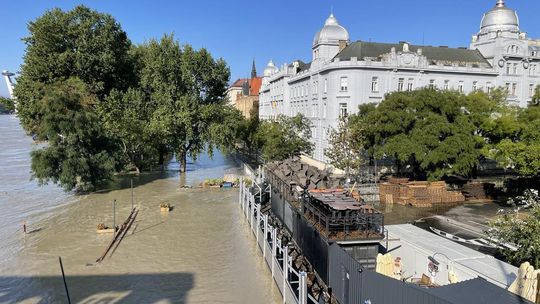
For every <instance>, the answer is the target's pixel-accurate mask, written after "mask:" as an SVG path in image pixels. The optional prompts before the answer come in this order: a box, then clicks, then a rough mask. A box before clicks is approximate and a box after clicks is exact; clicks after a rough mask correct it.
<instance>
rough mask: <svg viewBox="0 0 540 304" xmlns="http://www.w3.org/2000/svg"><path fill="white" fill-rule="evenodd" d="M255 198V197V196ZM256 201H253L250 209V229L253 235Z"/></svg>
mask: <svg viewBox="0 0 540 304" xmlns="http://www.w3.org/2000/svg"><path fill="white" fill-rule="evenodd" d="M253 198H255V196H253ZM255 205H256V204H255V199H253V201H251V208H249V228H251V233H253V217H254V216H255Z"/></svg>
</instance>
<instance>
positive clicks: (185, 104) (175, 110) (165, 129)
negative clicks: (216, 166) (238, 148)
mask: <svg viewBox="0 0 540 304" xmlns="http://www.w3.org/2000/svg"><path fill="white" fill-rule="evenodd" d="M136 53H137V55H136V56H137V58H140V63H139V64H138V66H139V67H140V86H141V89H142V90H143V92H145V93H146V94H147V98H148V100H149V102H150V104H151V107H153V108H154V110H153V111H152V114H151V115H150V118H149V124H148V127H149V135H150V136H151V137H152V138H157V139H159V143H158V147H160V149H161V150H166V151H171V152H174V153H175V154H176V157H177V159H178V161H179V162H180V171H181V172H185V169H186V164H187V157H188V156H189V157H192V158H197V156H198V155H199V154H200V153H202V152H203V151H205V150H208V151H209V152H210V153H211V152H212V151H213V148H214V147H219V148H224V147H225V146H229V144H230V142H231V140H228V138H229V137H230V136H231V134H234V133H235V132H236V131H231V128H230V127H231V125H230V124H229V126H227V127H225V125H224V123H229V122H231V120H229V119H227V118H228V117H229V115H232V112H230V111H229V110H228V109H227V107H226V105H225V102H224V101H225V98H224V97H225V91H226V87H227V83H228V79H229V76H230V72H229V68H228V67H227V65H226V63H225V62H224V61H223V60H222V59H217V60H216V59H214V58H212V56H211V54H210V53H209V52H208V51H207V50H205V49H200V50H194V49H193V48H192V47H191V46H189V45H186V46H184V47H183V48H182V47H181V46H180V44H179V43H178V42H177V41H176V40H175V39H174V37H173V36H172V35H165V36H164V37H162V38H161V40H160V41H157V40H150V41H149V42H147V43H145V44H143V45H142V46H140V47H139V48H138V50H137V51H136ZM217 130H221V131H222V132H218V131H217ZM233 138H234V137H233Z"/></svg>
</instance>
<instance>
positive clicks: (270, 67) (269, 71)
mask: <svg viewBox="0 0 540 304" xmlns="http://www.w3.org/2000/svg"><path fill="white" fill-rule="evenodd" d="M276 71H277V68H276V66H275V65H274V62H273V61H272V60H270V61H269V62H268V64H267V65H266V68H265V69H264V77H270V76H272V74H274V73H275V72H276Z"/></svg>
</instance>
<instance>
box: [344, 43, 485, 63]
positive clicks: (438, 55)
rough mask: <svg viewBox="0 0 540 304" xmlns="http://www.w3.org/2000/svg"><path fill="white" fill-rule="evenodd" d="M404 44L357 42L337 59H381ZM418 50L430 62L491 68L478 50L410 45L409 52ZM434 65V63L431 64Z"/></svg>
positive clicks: (399, 49)
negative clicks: (420, 50)
mask: <svg viewBox="0 0 540 304" xmlns="http://www.w3.org/2000/svg"><path fill="white" fill-rule="evenodd" d="M403 45H404V43H398V44H393V43H378V42H365V41H357V42H353V43H351V44H350V45H348V46H347V47H346V48H345V49H343V50H342V51H341V52H340V53H339V54H337V55H336V57H335V58H339V59H340V60H350V59H351V57H356V58H358V60H363V59H364V58H366V57H369V58H375V60H377V59H381V57H382V56H383V55H384V54H388V53H390V52H391V51H392V48H395V50H396V52H401V51H403ZM418 49H422V55H424V56H426V57H427V59H428V60H429V61H435V62H442V63H458V64H467V63H468V64H476V65H478V67H483V68H491V65H490V64H489V62H488V61H487V60H486V58H484V56H482V54H481V53H480V51H478V50H470V49H465V48H449V47H433V46H419V45H409V51H410V52H414V53H416V52H417V51H418ZM430 64H434V63H430Z"/></svg>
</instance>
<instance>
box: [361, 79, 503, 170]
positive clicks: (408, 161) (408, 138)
mask: <svg viewBox="0 0 540 304" xmlns="http://www.w3.org/2000/svg"><path fill="white" fill-rule="evenodd" d="M499 103H500V101H499V99H497V98H495V97H494V96H489V95H487V94H485V93H482V92H478V93H473V94H471V95H468V96H466V95H463V94H460V93H458V92H452V91H439V90H434V89H420V90H417V91H411V92H396V93H391V94H388V95H387V96H386V97H385V99H384V100H383V101H382V102H381V103H380V104H379V105H378V106H377V107H375V106H374V105H365V106H362V107H361V108H360V111H359V113H358V114H356V115H353V117H352V118H351V119H353V120H352V121H353V123H352V125H353V126H352V127H351V129H352V133H353V134H358V133H362V134H363V135H362V137H363V138H364V145H365V146H364V148H365V149H366V150H367V151H368V152H369V154H370V155H372V156H373V157H377V158H381V157H385V156H386V157H391V158H393V159H394V160H395V162H396V166H397V168H398V172H401V173H403V172H404V169H405V168H410V171H411V175H412V177H413V178H415V179H426V178H427V179H439V178H441V177H443V176H448V175H461V176H470V175H471V174H473V173H474V170H475V168H476V166H477V165H478V163H479V160H480V158H481V157H482V156H483V154H482V151H483V150H482V149H483V147H484V145H485V138H484V136H483V135H482V133H483V129H482V126H483V125H484V124H487V123H488V121H489V120H490V119H491V118H490V117H491V114H492V109H493V108H495V107H496V106H498V105H499ZM501 106H502V105H501ZM355 132H356V133H355Z"/></svg>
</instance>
